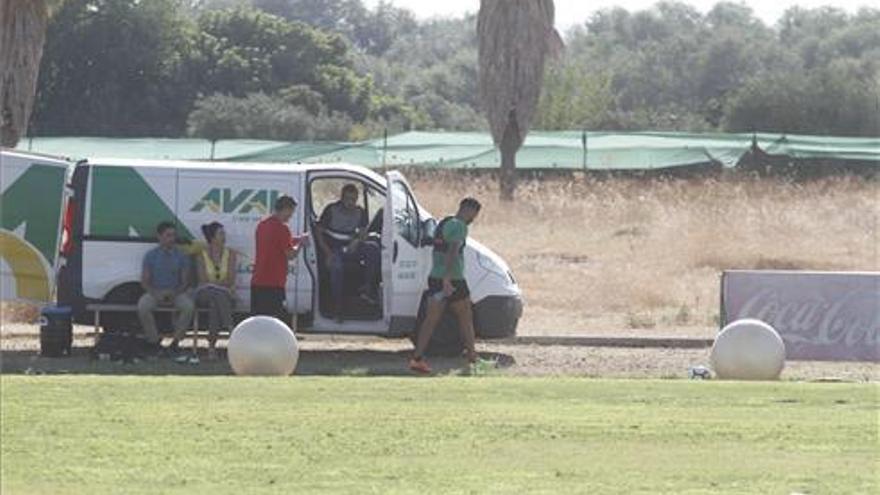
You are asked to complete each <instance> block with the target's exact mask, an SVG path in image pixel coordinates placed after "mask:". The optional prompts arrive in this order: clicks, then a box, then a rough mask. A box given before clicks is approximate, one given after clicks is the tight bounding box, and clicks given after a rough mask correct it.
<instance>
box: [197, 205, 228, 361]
mask: <svg viewBox="0 0 880 495" xmlns="http://www.w3.org/2000/svg"><path fill="white" fill-rule="evenodd" d="M202 233H203V234H204V235H205V240H206V241H207V243H208V245H207V247H206V248H205V249H204V250H202V251H201V253H198V254H196V263H197V265H198V270H199V286H198V288H197V289H196V302H197V304H200V305H203V306H206V307H207V308H208V334H209V336H208V359H209V360H216V359H217V349H216V344H217V333H218V332H220V330H226V331H230V330H232V310H233V308H234V307H235V267H236V266H237V265H236V259H235V258H236V256H235V252H234V251H233V250H231V249H229V248H227V247H226V232H225V231H224V230H223V225H222V224H221V223H219V222H212V223H209V224H207V225H202Z"/></svg>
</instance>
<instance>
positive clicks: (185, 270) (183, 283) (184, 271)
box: [174, 257, 190, 296]
mask: <svg viewBox="0 0 880 495" xmlns="http://www.w3.org/2000/svg"><path fill="white" fill-rule="evenodd" d="M189 263H190V262H189V257H184V258H183V262H182V263H181V267H180V272H181V273H180V283H179V284H178V285H177V287H176V288H175V289H174V295H175V296H177V295H179V294H183V293H184V292H186V290H187V289H189V282H190V273H189V272H190V266H189Z"/></svg>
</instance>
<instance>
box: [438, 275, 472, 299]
mask: <svg viewBox="0 0 880 495" xmlns="http://www.w3.org/2000/svg"><path fill="white" fill-rule="evenodd" d="M452 287H453V289H454V290H453V292H452V295H451V296H449V297H447V298H446V302H456V301H461V300H463V299H467V298H469V297H470V296H471V291H470V289H468V285H467V282H466V281H464V280H452ZM442 293H443V279H440V278H433V277H429V278H428V297H435V296H436V294H442Z"/></svg>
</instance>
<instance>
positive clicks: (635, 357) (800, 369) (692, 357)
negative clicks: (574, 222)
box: [0, 325, 880, 381]
mask: <svg viewBox="0 0 880 495" xmlns="http://www.w3.org/2000/svg"><path fill="white" fill-rule="evenodd" d="M4 327H5V328H4V329H3V335H4V336H3V337H2V338H0V371H2V372H3V373H34V374H39V373H51V374H54V373H88V374H158V375H167V374H174V375H177V374H198V375H228V374H230V373H231V370H230V368H229V366H228V364H227V363H226V361H225V359H224V358H223V356H221V360H219V361H217V362H213V363H211V362H205V361H203V362H202V363H200V364H198V365H180V364H176V363H173V362H171V361H169V360H167V359H159V360H156V361H145V362H141V363H138V364H116V363H111V362H104V361H93V360H91V359H89V354H88V348H89V346H90V345H91V342H92V338H91V337H90V336H87V335H86V334H84V333H83V332H84V331H87V330H88V329H87V328H82V327H78V328H77V333H76V335H75V347H74V352H73V355H72V356H71V357H67V358H55V359H52V358H44V357H40V356H39V355H38V349H39V339H38V338H37V334H36V331H35V328H34V327H32V326H28V325H24V326H19V325H16V326H15V327H11V326H8V325H4ZM10 335H15V336H13V337H11V336H10ZM300 344H301V345H300V347H301V351H302V352H301V354H300V362H299V365H298V367H297V374H299V375H351V376H377V375H380V376H381V375H405V374H408V372H407V371H406V369H405V366H404V363H405V360H406V357H407V355H408V353H409V351H410V349H411V346H410V344H409V342H408V341H405V340H387V339H379V338H358V337H325V336H304V337H303V338H302V339H301V342H300ZM479 350H480V352H481V353H482V355H483V356H484V357H485V358H488V359H493V360H495V361H496V362H497V367H496V369H495V370H493V371H491V373H498V374H512V375H523V376H540V375H569V376H572V375H573V376H589V377H615V378H686V377H687V370H688V368H689V367H691V366H695V365H708V362H709V349H664V348H642V349H639V348H618V347H588V346H559V345H518V344H510V343H491V342H482V343H480V344H479ZM431 363H432V366H433V367H434V368H435V370H436V371H437V373H438V374H449V373H459V372H461V368H462V361H461V360H459V359H454V358H435V359H432V360H431ZM827 378H830V379H842V380H853V381H880V365H878V364H872V363H848V362H847V363H826V362H807V361H790V362H788V363H786V368H785V371H784V372H783V379H786V380H816V379H827Z"/></svg>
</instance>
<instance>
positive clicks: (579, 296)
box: [412, 175, 880, 334]
mask: <svg viewBox="0 0 880 495" xmlns="http://www.w3.org/2000/svg"><path fill="white" fill-rule="evenodd" d="M412 182H413V187H414V188H415V190H416V195H417V196H418V198H419V200H420V201H421V202H422V203H423V204H424V205H425V206H426V207H427V208H428V209H429V210H430V211H432V212H434V213H435V214H441V213H443V212H449V211H453V209H454V207H455V205H456V202H457V199H458V198H460V197H461V196H463V195H466V194H468V195H475V196H477V197H479V198H481V199H482V200H483V201H484V204H485V208H484V210H483V214H482V216H481V218H480V219H478V221H477V222H476V223H475V224H474V227H473V229H472V232H473V235H474V237H476V238H478V239H480V240H481V241H483V242H485V243H486V244H487V245H489V246H491V247H492V249H494V250H495V251H497V252H498V253H499V254H500V255H501V256H503V257H504V258H505V259H506V260H507V261H508V262H509V263H510V264H511V266H512V269H513V272H514V274H515V275H516V276H517V278H518V280H519V282H520V284H521V286H522V288H523V291H524V293H525V298H526V304H527V305H526V312H525V316H524V319H523V321H522V326H521V327H520V328H521V333H530V334H533V333H568V332H579V333H600V332H601V333H605V332H608V331H609V330H615V329H618V330H620V331H623V330H624V329H629V331H636V332H641V331H643V330H642V329H644V331H645V332H648V331H650V332H654V333H663V334H671V333H682V332H683V333H689V334H710V333H712V332H713V331H715V325H716V324H717V318H718V297H719V294H718V286H719V276H720V272H721V270H724V269H731V268H760V269H769V268H776V269H816V270H880V257H878V222H880V220H878V217H880V184H878V182H876V181H871V180H866V179H860V178H854V177H838V178H828V179H822V180H817V181H812V182H806V183H794V182H790V181H786V180H783V179H751V178H727V179H691V180H683V179H650V180H649V179H626V178H615V179H605V180H600V179H592V178H576V179H550V180H543V181H530V182H527V183H523V184H521V187H520V189H519V191H518V196H517V198H518V199H517V201H516V202H515V203H513V204H504V203H501V202H500V201H499V200H498V199H497V197H498V194H497V188H496V186H495V184H494V182H493V181H492V180H491V179H489V178H474V177H467V178H463V177H461V176H455V175H440V176H421V177H415V178H414V180H413V181H412Z"/></svg>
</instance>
